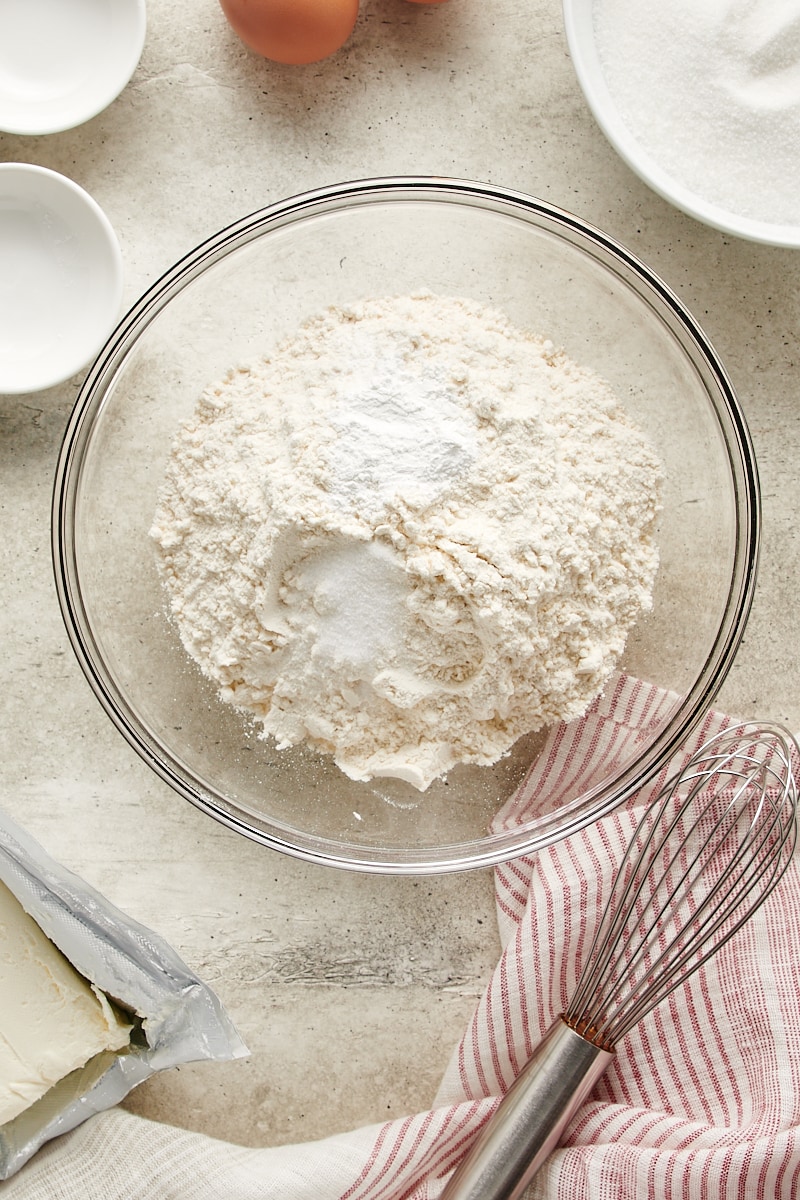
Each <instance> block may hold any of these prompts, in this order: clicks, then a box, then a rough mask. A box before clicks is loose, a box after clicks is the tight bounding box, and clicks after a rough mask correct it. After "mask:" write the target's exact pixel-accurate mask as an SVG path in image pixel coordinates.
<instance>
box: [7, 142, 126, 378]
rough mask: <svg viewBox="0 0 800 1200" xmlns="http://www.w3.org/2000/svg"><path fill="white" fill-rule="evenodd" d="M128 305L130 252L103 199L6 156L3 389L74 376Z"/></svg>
mask: <svg viewBox="0 0 800 1200" xmlns="http://www.w3.org/2000/svg"><path fill="white" fill-rule="evenodd" d="M121 303H122V254H121V252H120V248H119V243H118V241H117V237H116V234H115V233H114V230H113V229H112V227H111V224H110V222H109V220H108V218H107V217H106V216H105V214H104V213H103V211H102V209H101V208H100V207H99V206H98V204H97V203H96V202H95V201H94V200H93V199H92V198H91V196H89V195H88V194H87V193H86V192H85V191H84V190H83V188H81V187H78V185H77V184H76V183H73V182H72V180H71V179H67V178H66V177H65V176H64V175H59V174H57V173H56V172H55V171H50V170H48V169H47V168H45V167H37V166H30V165H28V164H26V163H0V392H5V393H20V392H34V391H40V390H41V389H42V388H46V387H52V386H53V385H54V384H56V383H61V382H62V381H63V380H65V379H69V377H70V376H71V375H74V374H75V372H76V371H79V370H80V369H81V367H84V366H85V365H86V363H87V362H88V361H89V360H90V359H91V358H93V357H94V355H95V354H96V353H97V351H98V350H99V349H100V347H101V346H102V345H103V343H104V342H105V340H106V338H107V337H108V335H109V333H110V332H111V330H112V328H113V326H114V324H115V323H116V321H117V319H118V317H119V313H120V307H121Z"/></svg>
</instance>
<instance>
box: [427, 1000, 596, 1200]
mask: <svg viewBox="0 0 800 1200" xmlns="http://www.w3.org/2000/svg"><path fill="white" fill-rule="evenodd" d="M613 1057H614V1054H613V1052H612V1051H608V1050H603V1049H601V1048H600V1047H598V1046H595V1045H593V1044H592V1043H591V1042H588V1041H587V1040H586V1039H585V1038H583V1037H581V1035H580V1034H579V1033H576V1032H575V1030H574V1029H572V1028H570V1026H569V1025H567V1023H566V1021H564V1020H563V1019H562V1018H560V1017H559V1018H558V1020H557V1021H554V1022H553V1024H552V1025H551V1026H550V1028H549V1029H548V1031H547V1033H546V1034H545V1035H544V1037H543V1038H542V1040H541V1042H540V1043H539V1045H538V1046H537V1047H536V1049H535V1050H534V1052H533V1054H532V1055H531V1057H530V1058H529V1059H528V1061H527V1063H526V1064H525V1066H524V1067H523V1068H522V1071H521V1072H520V1073H519V1075H518V1076H517V1078H516V1079H515V1080H514V1083H513V1084H512V1085H511V1087H510V1088H509V1089H508V1091H507V1092H506V1094H505V1096H504V1097H503V1100H502V1101H501V1103H500V1107H499V1108H498V1109H497V1112H496V1113H495V1115H494V1117H493V1118H492V1119H491V1120H490V1121H489V1122H488V1123H487V1125H486V1126H485V1127H484V1129H483V1130H482V1131H481V1133H480V1134H479V1135H478V1138H477V1140H476V1142H475V1144H474V1145H473V1146H472V1148H471V1149H470V1151H469V1153H468V1154H467V1156H466V1157H465V1158H464V1159H462V1161H461V1163H460V1164H459V1166H458V1167H457V1169H456V1171H455V1172H454V1174H453V1176H452V1178H451V1179H450V1180H449V1182H448V1184H447V1186H446V1187H445V1189H444V1191H443V1192H442V1196H441V1200H517V1198H518V1197H520V1196H521V1195H522V1193H523V1192H524V1191H525V1188H526V1187H527V1186H528V1184H529V1183H530V1182H531V1180H532V1179H533V1176H534V1175H535V1174H536V1172H537V1171H538V1170H539V1168H540V1167H541V1165H542V1163H543V1162H544V1160H545V1159H546V1158H547V1156H548V1154H549V1153H550V1151H551V1150H552V1149H553V1148H554V1147H555V1146H556V1145H557V1144H558V1142H559V1140H560V1139H561V1135H562V1134H563V1132H564V1130H565V1129H566V1127H567V1125H568V1124H569V1122H570V1121H571V1120H572V1117H573V1116H574V1114H575V1112H576V1111H577V1109H578V1108H579V1107H580V1105H581V1104H582V1103H583V1101H584V1100H585V1098H586V1096H587V1094H588V1093H589V1092H590V1091H591V1089H592V1087H593V1086H594V1084H595V1082H596V1081H597V1080H598V1079H599V1078H600V1076H601V1075H602V1074H603V1072H604V1071H605V1069H606V1067H607V1066H608V1064H609V1063H610V1062H611V1060H612V1059H613Z"/></svg>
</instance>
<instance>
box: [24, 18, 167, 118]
mask: <svg viewBox="0 0 800 1200" xmlns="http://www.w3.org/2000/svg"><path fill="white" fill-rule="evenodd" d="M145 26H146V13H145V0H2V3H0V129H3V130H5V131H6V132H7V133H22V134H29V133H34V134H40V133H58V132H60V131H61V130H63V129H72V128H74V126H76V125H81V124H83V122H84V121H88V120H89V119H90V118H91V117H94V116H96V115H97V114H98V113H99V112H102V110H103V109H104V108H107V107H108V105H109V104H110V103H111V101H112V100H115V99H116V97H117V96H118V95H119V94H120V92H121V91H122V90H123V88H124V87H125V86H126V84H127V83H128V82H129V80H130V78H131V76H132V75H133V72H134V71H135V70H136V66H137V64H138V62H139V59H140V57H141V53H142V48H143V46H144V37H145Z"/></svg>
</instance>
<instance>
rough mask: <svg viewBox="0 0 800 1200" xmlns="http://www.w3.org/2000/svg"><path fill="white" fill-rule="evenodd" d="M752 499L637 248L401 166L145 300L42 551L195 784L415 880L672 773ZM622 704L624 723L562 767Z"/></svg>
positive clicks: (694, 349)
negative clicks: (664, 769)
mask: <svg viewBox="0 0 800 1200" xmlns="http://www.w3.org/2000/svg"><path fill="white" fill-rule="evenodd" d="M759 511H760V510H759V500H758V483H757V476H756V470H755V463H754V460H753V453H752V447H751V444H750V439H749V434H748V432H747V428H746V424H745V422H744V418H743V416H742V413H741V410H740V408H739V405H738V403H737V401H736V398H735V396H734V394H733V392H732V390H731V388H730V384H729V383H728V381H727V378H726V376H725V372H724V369H723V368H722V366H721V364H720V363H719V361H718V360H717V358H716V356H715V354H714V352H713V350H711V348H710V347H709V345H708V342H707V340H706V339H705V337H704V336H703V334H702V331H701V330H700V329H699V327H698V326H697V324H696V323H695V322H694V320H693V319H692V317H691V316H690V314H689V313H687V312H686V310H685V308H684V307H683V306H682V305H681V303H680V301H679V300H678V299H677V298H676V297H674V296H673V295H672V294H671V293H670V292H669V289H668V288H666V287H665V285H664V284H663V283H662V282H661V281H660V280H658V279H657V278H656V277H655V276H653V275H652V273H651V272H650V271H649V270H648V269H647V267H645V266H644V264H642V263H641V262H639V261H638V260H636V259H635V258H634V257H633V256H632V255H631V254H630V253H629V252H628V251H626V250H625V249H624V248H623V247H621V246H618V245H616V244H615V243H614V242H613V241H612V240H611V239H610V238H608V237H607V236H606V235H604V234H603V233H601V232H599V231H597V230H594V229H592V228H591V227H590V226H587V225H586V224H584V223H583V222H581V221H580V220H578V219H577V218H575V217H573V216H571V215H570V214H568V213H565V212H562V211H561V210H558V209H556V208H553V207H552V206H550V205H547V204H544V203H543V202H541V201H538V200H535V199H534V198H532V197H530V196H525V195H522V194H520V193H516V192H510V191H508V190H505V189H502V188H497V187H492V186H489V185H485V184H480V183H471V182H464V181H458V180H446V179H424V178H423V179H417V178H411V179H407V178H400V179H379V180H365V181H358V182H355V183H345V184H339V185H336V186H332V187H330V188H326V189H321V190H319V191H317V192H311V193H307V194H304V195H301V196H296V197H291V198H290V199H288V200H286V201H283V202H281V203H278V204H275V205H272V206H270V207H269V208H266V209H263V210H260V211H259V212H256V213H253V214H251V215H249V216H247V217H244V218H243V219H242V220H241V221H240V222H238V223H236V224H235V225H233V226H231V227H230V228H228V229H225V230H222V231H221V232H220V233H219V234H217V235H216V236H214V237H212V238H210V239H209V240H208V241H207V242H205V243H204V244H203V245H201V246H199V247H197V249H196V250H194V251H193V252H191V253H190V254H188V255H186V256H185V257H184V258H183V259H182V260H181V261H180V262H179V263H178V264H176V266H175V267H174V268H173V269H172V270H171V271H168V272H167V273H166V275H165V276H164V277H163V278H162V279H161V280H159V283H158V285H156V286H155V287H154V288H153V289H151V290H150V291H149V292H147V293H146V294H145V295H144V296H142V298H141V299H140V300H139V301H138V303H137V304H136V305H135V306H134V307H133V308H132V309H131V311H130V312H129V313H128V314H127V316H126V317H125V318H123V320H122V322H121V324H120V325H119V326H118V327H117V330H116V332H115V334H114V336H113V337H112V338H110V339H109V341H108V343H107V348H106V350H105V351H104V352H103V353H101V355H100V357H99V358H98V360H97V361H96V362H95V364H94V366H93V367H92V368H91V370H90V372H89V375H88V376H87V379H86V381H85V383H84V385H83V388H82V390H81V393H80V395H79V397H78V400H77V402H76V405H75V407H74V410H73V412H72V414H71V419H70V424H69V428H68V429H67V431H66V435H65V440H64V446H63V451H62V454H61V456H60V460H59V465H58V471H57V478H56V485H55V496H54V509H53V518H54V531H53V534H54V536H53V544H54V550H55V568H56V580H57V586H58V592H59V599H60V602H61V606H62V611H63V613H64V617H65V621H66V625H67V629H68V632H69V635H70V638H71V640H72V643H73V646H74V648H75V651H76V653H77V655H78V658H79V660H80V662H81V665H82V666H83V668H84V670H85V672H86V674H87V677H88V679H89V681H90V682H91V684H92V686H93V687H94V689H95V691H96V694H97V696H98V698H99V699H100V701H101V702H102V703H103V705H104V706H105V708H106V710H107V712H108V713H109V715H110V717H111V718H112V719H113V721H114V722H115V723H116V725H117V726H118V728H119V729H120V731H121V732H122V733H123V734H124V736H125V737H126V738H127V739H128V740H129V742H130V743H131V745H132V746H133V747H134V748H135V749H136V751H137V752H138V753H139V754H140V755H141V756H142V757H143V758H144V760H145V761H146V762H147V763H149V765H150V766H151V767H152V768H153V769H154V771H156V772H157V774H158V775H159V776H160V777H161V778H162V779H163V780H164V781H166V782H167V783H168V784H169V785H170V786H171V787H172V788H173V789H174V790H175V792H176V793H177V794H178V795H180V796H182V797H184V798H185V799H188V800H189V801H191V802H192V803H193V804H195V805H197V806H198V807H199V808H200V809H202V810H203V811H204V812H207V813H208V814H210V815H211V816H213V817H214V818H215V819H217V820H219V821H221V822H222V823H224V824H225V825H227V826H230V827H231V828H233V829H235V830H237V831H238V832H240V833H242V834H244V835H246V836H247V837H250V838H252V839H253V840H255V841H257V842H260V843H261V844H263V845H265V846H268V847H272V848H274V849H278V850H282V851H285V852H287V853H290V854H294V855H297V856H298V857H301V858H304V859H307V860H309V861H313V862H320V863H325V864H330V865H335V866H339V867H346V868H349V869H354V870H364V871H384V872H397V873H402V872H416V873H424V872H434V871H452V870H460V869H463V868H466V867H478V866H486V865H489V864H491V863H496V862H500V861H503V860H505V859H508V858H512V857H515V856H517V855H519V854H521V853H523V852H527V851H531V850H533V849H535V848H536V847H539V846H542V845H546V844H547V843H548V842H551V841H553V840H554V839H556V838H560V837H563V836H565V835H566V834H567V833H568V832H569V831H570V830H575V829H576V828H580V827H582V826H583V825H585V824H587V823H588V822H590V821H592V820H594V819H595V818H596V817H597V816H598V815H599V814H600V813H601V812H603V811H606V810H607V809H608V808H609V807H613V806H614V805H616V804H618V803H620V802H621V801H622V800H623V799H625V798H626V797H628V796H630V795H631V794H632V792H633V791H634V790H635V789H636V788H637V787H639V786H641V784H642V783H643V781H645V780H646V779H648V778H650V777H651V776H652V775H653V774H654V773H655V772H657V771H658V770H659V769H660V768H661V766H663V764H664V763H665V761H666V760H667V759H668V758H669V757H670V756H671V754H672V753H674V751H675V749H676V748H677V746H679V745H680V744H681V742H682V741H683V739H684V738H685V737H686V736H687V733H688V731H689V730H690V729H692V728H693V726H694V724H695V723H696V722H697V721H698V720H699V719H700V718H701V717H702V715H703V714H704V713H705V711H706V709H707V706H708V704H709V703H710V701H711V698H712V697H713V695H714V694H715V691H716V689H717V688H718V687H719V686H720V684H721V682H722V680H723V679H724V677H725V674H726V672H727V670H728V667H729V665H730V662H731V660H732V656H733V654H734V652H735V649H736V647H737V645H738V642H739V639H740V637H741V634H742V630H743V628H744V622H745V618H746V615H747V612H748V610H749V607H750V601H751V598H752V592H753V588H754V584H755V569H754V568H755V561H756V550H757V544H758V538H759V529H760V519H759ZM642 684H644V685H645V686H644V689H643V688H642V686H641V685H642ZM650 685H654V686H655V687H656V688H657V689H658V695H659V700H658V702H657V703H656V702H654V701H652V702H651V701H648V702H647V704H645V705H644V708H642V707H641V705H642V696H643V695H645V694H647V689H648V687H649V686H650ZM628 696H630V702H629V700H628V699H627V697H628ZM612 697H613V698H614V699H615V701H616V702H617V703H619V704H620V705H621V713H620V718H621V721H622V724H624V723H625V722H626V721H627V722H628V723H630V720H631V713H632V712H638V714H639V715H638V717H637V718H636V721H635V728H636V732H635V734H630V736H626V737H624V738H622V739H620V738H614V739H613V745H611V746H608V747H605V748H604V749H603V750H602V752H601V750H600V748H599V747H598V745H597V743H596V742H595V741H593V739H592V737H591V736H590V735H588V734H587V735H586V736H585V738H584V742H583V748H582V751H581V757H580V763H581V774H580V778H579V779H575V778H569V776H565V775H564V773H563V771H562V770H561V768H560V767H559V766H556V768H555V776H556V777H551V778H549V779H548V780H547V782H545V783H542V782H540V772H541V771H542V770H543V769H544V767H545V766H546V764H547V763H549V762H550V761H551V758H550V750H549V749H547V750H545V747H555V753H554V756H553V758H552V762H553V763H555V764H558V763H559V754H558V749H557V748H558V746H563V745H564V744H565V742H564V738H565V737H566V739H567V742H571V741H572V739H574V738H577V737H578V736H579V735H578V733H577V732H576V726H577V728H581V726H580V722H581V720H582V717H583V715H584V713H585V712H586V711H587V710H588V711H591V709H592V705H594V704H599V705H601V706H602V705H607V704H610V703H611V700H612ZM604 711H605V710H604ZM616 727H619V725H617V726H616ZM532 779H535V780H536V781H537V782H536V784H535V797H533V799H534V800H535V802H533V803H531V804H528V803H527V802H526V805H525V807H524V810H523V809H522V808H520V806H519V799H520V793H519V790H518V789H519V788H520V787H521V786H523V785H524V787H525V788H530V787H531V786H533V784H532V783H531V780H532ZM526 796H527V792H526ZM512 810H513V819H512Z"/></svg>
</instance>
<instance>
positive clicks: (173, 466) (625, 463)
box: [152, 293, 660, 789]
mask: <svg viewBox="0 0 800 1200" xmlns="http://www.w3.org/2000/svg"><path fill="white" fill-rule="evenodd" d="M659 485H660V469H659V464H658V462H657V459H656V457H655V455H654V454H653V452H652V450H651V448H650V447H649V445H648V443H647V441H646V439H645V438H644V437H643V436H642V434H641V433H640V432H639V431H638V430H637V429H635V428H634V427H633V425H632V424H631V422H630V421H629V419H628V418H627V416H626V414H625V412H624V411H623V409H622V407H621V406H620V404H619V403H618V401H617V399H616V398H615V396H614V395H613V394H612V393H611V391H610V390H609V388H608V387H607V386H606V385H605V384H604V383H602V382H601V381H600V380H599V379H598V378H597V377H595V376H594V375H593V374H591V373H590V372H587V371H584V370H581V369H580V368H578V367H577V366H575V365H574V364H573V363H571V362H570V361H569V360H568V359H567V358H565V357H564V355H563V354H561V353H559V352H557V351H555V350H554V349H553V347H552V345H551V344H550V343H549V342H546V341H542V340H540V339H538V338H535V337H533V336H531V335H529V334H526V333H523V332H521V331H519V330H517V329H516V328H514V327H513V326H512V325H511V324H509V322H508V321H507V320H506V318H505V317H504V316H503V315H501V314H500V313H498V312H494V311H489V310H487V309H485V308H482V307H480V306H479V305H477V304H475V303H472V302H469V301H464V300H458V299H447V298H441V297H436V296H432V295H429V294H427V293H425V294H419V295H414V296H407V297H399V298H390V299H379V300H370V301H364V302H363V303H360V304H357V305H354V306H353V307H349V308H342V309H331V310H329V311H326V312H325V313H323V314H321V315H320V316H319V317H318V318H316V319H314V320H312V321H311V322H309V323H308V324H307V325H306V326H304V327H303V328H302V329H301V330H300V331H299V332H297V334H296V335H294V336H293V337H291V338H289V339H288V340H287V341H285V342H284V344H283V345H282V346H280V347H279V348H278V349H277V351H276V352H275V353H274V354H273V355H272V356H270V357H269V358H265V359H263V360H262V361H259V362H256V363H253V364H251V365H249V366H245V367H240V368H237V369H235V370H232V371H231V372H230V373H229V374H228V375H227V376H226V377H225V378H224V379H223V380H221V381H220V382H219V383H217V384H216V385H214V386H212V387H210V388H209V389H208V390H207V391H206V393H205V394H204V395H203V396H202V398H201V399H200V401H199V404H198V407H197V411H196V414H195V415H194V417H193V419H191V420H190V421H189V422H187V423H186V424H185V425H184V426H183V427H182V428H181V429H180V430H179V431H178V432H177V434H176V437H175V439H174V443H173V446H172V451H171V456H170V460H169V464H168V468H167V472H166V477H165V480H164V484H163V487H162V490H161V493H160V499H159V504H158V510H157V512H156V515H155V520H154V523H153V529H152V534H153V537H154V538H155V540H156V542H157V545H158V549H159V561H160V564H161V568H162V571H163V578H164V580H165V583H166V587H167V589H168V593H169V597H170V604H171V611H172V613H173V615H174V619H175V621H176V623H177V628H178V630H179V633H180V636H181V638H182V640H183V643H184V645H185V647H186V649H187V651H188V652H189V654H190V655H191V656H192V657H193V658H194V659H195V660H196V661H197V663H199V665H200V667H201V668H202V670H203V671H204V673H205V674H206V675H207V676H209V677H210V678H211V679H212V680H214V681H215V682H216V683H217V684H218V685H219V688H220V694H221V695H222V697H223V698H224V699H225V700H227V701H229V702H230V703H232V704H234V705H236V706H237V707H239V708H241V709H243V710H245V711H246V712H248V713H251V714H254V715H255V716H256V717H257V718H258V720H259V721H260V722H261V723H262V724H263V729H264V733H265V735H270V736H272V737H274V738H275V740H276V742H277V744H278V745H279V746H281V747H286V746H290V745H295V744H298V743H300V742H305V743H308V744H309V745H311V746H312V747H314V748H316V749H318V750H322V751H324V752H327V753H330V754H332V755H333V756H334V759H335V761H336V762H337V763H338V765H339V766H340V767H341V769H342V770H343V771H344V772H346V773H347V774H348V775H350V776H351V777H353V778H355V779H369V778H372V777H373V776H376V775H386V776H397V777H400V778H402V779H406V780H408V781H410V782H411V783H412V784H414V785H415V786H416V787H418V788H420V789H423V788H425V787H427V785H428V784H429V783H430V782H431V780H432V779H434V778H436V777H437V776H439V775H441V774H443V773H444V772H446V771H447V770H448V769H449V768H450V767H451V766H453V765H454V764H455V763H458V762H472V763H484V764H487V763H491V762H494V761H496V760H497V759H498V758H499V757H500V756H501V755H502V754H504V753H505V752H506V751H507V750H508V749H509V748H510V746H511V745H512V744H513V743H514V741H516V739H517V738H518V737H519V736H520V735H521V734H523V733H525V732H528V731H531V730H534V729H537V728H539V727H541V726H543V725H545V724H549V723H551V722H554V721H559V720H563V719H570V718H572V717H575V716H577V715H579V714H580V713H581V712H583V711H584V710H585V708H586V706H587V705H588V703H589V702H590V700H591V699H592V698H593V697H594V696H595V695H596V694H597V692H598V691H599V690H600V689H601V688H602V685H603V683H604V681H605V680H606V679H607V678H608V676H609V674H610V672H611V671H612V670H613V668H614V666H615V664H616V663H617V661H618V658H619V655H620V653H621V652H622V649H623V647H624V644H625V640H626V635H627V633H628V631H629V629H630V628H631V626H632V625H633V623H634V622H635V621H636V619H637V617H638V616H639V614H640V613H641V612H642V611H643V610H645V609H647V608H648V607H649V605H650V600H651V589H652V584H653V579H654V575H655V571H656V566H657V554H656V551H655V549H654V546H653V544H652V530H653V524H654V520H655V516H656V512H657V509H658V494H659Z"/></svg>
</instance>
